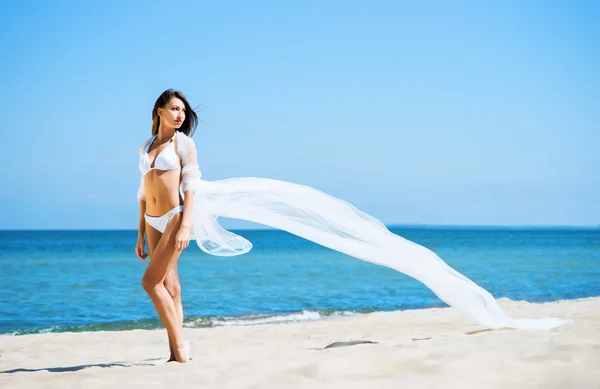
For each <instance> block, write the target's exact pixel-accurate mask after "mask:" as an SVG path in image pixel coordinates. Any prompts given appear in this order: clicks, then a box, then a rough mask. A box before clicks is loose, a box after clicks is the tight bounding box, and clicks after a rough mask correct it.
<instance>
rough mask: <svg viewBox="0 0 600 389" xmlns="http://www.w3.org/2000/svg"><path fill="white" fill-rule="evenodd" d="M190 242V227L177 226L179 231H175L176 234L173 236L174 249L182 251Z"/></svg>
mask: <svg viewBox="0 0 600 389" xmlns="http://www.w3.org/2000/svg"><path fill="white" fill-rule="evenodd" d="M189 244H190V227H189V226H184V225H182V226H181V227H179V231H177V236H176V237H175V249H176V250H177V251H182V250H183V249H185V248H187V247H188V246H189Z"/></svg>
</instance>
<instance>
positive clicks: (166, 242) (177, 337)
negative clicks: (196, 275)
mask: <svg viewBox="0 0 600 389" xmlns="http://www.w3.org/2000/svg"><path fill="white" fill-rule="evenodd" d="M180 223H181V214H177V215H175V216H174V217H173V218H172V219H171V222H170V223H169V224H168V225H167V228H166V229H165V231H164V232H163V233H162V236H160V238H159V239H158V242H156V237H157V235H156V234H155V232H157V231H156V230H154V229H153V228H152V227H151V226H148V228H147V230H146V231H147V233H148V246H149V249H148V250H149V251H150V250H152V251H150V264H149V265H148V268H147V269H146V273H145V274H144V277H143V279H142V285H143V286H144V289H145V290H146V292H147V293H148V295H149V296H150V298H151V299H152V302H153V303H154V307H155V308H156V311H157V312H158V315H159V316H160V318H161V320H162V322H163V324H164V326H165V327H166V329H167V334H168V336H169V343H170V344H171V345H172V351H173V354H174V357H175V360H177V361H179V362H187V355H185V351H184V343H183V334H182V330H181V321H180V319H179V316H178V312H177V308H176V306H175V303H174V301H173V298H172V297H171V295H170V294H169V292H168V291H167V289H166V288H165V280H166V278H167V274H168V273H169V271H170V270H171V269H172V268H173V267H174V266H176V263H177V259H178V258H179V254H180V252H178V251H176V250H175V235H176V234H177V231H178V229H179V225H180ZM151 241H152V243H151ZM155 242H156V244H155V245H154V244H153V243H155ZM151 247H152V249H151Z"/></svg>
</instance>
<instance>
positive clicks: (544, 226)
mask: <svg viewBox="0 0 600 389" xmlns="http://www.w3.org/2000/svg"><path fill="white" fill-rule="evenodd" d="M385 226H386V227H387V228H422V229H435V228H439V229H446V228H448V229H451V228H460V229H469V228H472V229H590V230H593V229H600V224H597V225H579V224H564V225H563V224H424V223H409V224H408V223H407V224H386V225H385ZM136 230H137V228H16V229H7V228H0V232H9V231H15V232H17V231H22V232H33V231H49V232H50V231H54V232H61V231H63V232H66V231H136ZM228 230H230V231H285V230H281V229H278V228H273V227H268V226H265V227H257V228H228ZM285 232H287V231H285Z"/></svg>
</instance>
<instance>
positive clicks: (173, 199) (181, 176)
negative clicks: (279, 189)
mask: <svg viewBox="0 0 600 389" xmlns="http://www.w3.org/2000/svg"><path fill="white" fill-rule="evenodd" d="M197 121H198V118H197V116H196V113H195V112H194V110H193V109H192V108H191V107H190V105H189V103H188V102H187V100H186V99H185V97H184V96H183V95H182V94H181V93H180V92H177V91H172V90H167V91H165V92H164V93H163V94H161V95H160V97H159V98H158V100H156V103H155V104H154V108H153V109H152V137H151V138H150V139H149V140H148V141H146V142H144V144H143V145H142V146H141V147H140V153H139V154H140V160H139V168H140V170H141V172H142V178H141V181H140V186H139V189H138V200H139V203H140V221H139V228H138V240H137V244H136V248H135V251H136V254H137V256H138V257H139V258H140V259H146V258H147V257H148V254H147V253H146V252H145V251H144V246H145V237H144V235H145V236H146V237H147V238H148V252H149V254H150V263H149V265H148V268H147V269H146V272H145V274H144V277H143V278H142V285H143V287H144V289H145V290H146V292H147V293H148V295H149V296H150V298H151V299H152V302H153V303H154V307H155V308H156V311H157V312H158V315H159V316H160V318H161V320H162V322H163V324H164V326H165V327H166V329H167V334H168V336H169V348H170V351H171V356H170V358H169V361H178V362H187V360H188V358H189V356H188V355H187V350H186V346H185V344H184V341H183V335H182V326H183V306H182V303H181V285H180V283H179V276H178V274H177V259H178V258H179V255H180V254H181V251H182V250H183V249H185V248H186V247H188V245H189V240H190V237H191V234H192V226H193V220H192V210H193V208H194V192H193V190H192V188H191V184H190V182H191V181H192V180H194V179H195V178H199V170H198V165H197V164H196V149H195V147H194V143H193V141H192V140H191V138H190V137H189V136H191V135H192V134H193V132H194V128H195V127H196V124H197ZM180 187H181V192H180Z"/></svg>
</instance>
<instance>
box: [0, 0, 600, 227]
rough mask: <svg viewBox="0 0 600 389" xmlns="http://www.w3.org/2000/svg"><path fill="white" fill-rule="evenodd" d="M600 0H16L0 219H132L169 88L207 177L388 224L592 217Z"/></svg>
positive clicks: (98, 223)
mask: <svg viewBox="0 0 600 389" xmlns="http://www.w3.org/2000/svg"><path fill="white" fill-rule="evenodd" d="M417 3H419V4H417ZM484 3H485V4H484ZM599 4H600V3H598V2H595V1H588V2H585V1H576V2H558V1H555V2H550V1H527V2H522V1H506V2H497V3H491V2H476V1H473V2H460V1H458V2H445V1H427V2H410V3H409V2H400V1H373V2H355V1H302V2H301V1H286V2H277V1H254V2H242V1H237V2H233V1H223V2H216V1H212V2H208V1H205V2H201V1H198V2H183V1H179V2H165V1H161V2H155V1H144V2H134V1H127V2H117V1H106V2H100V1H94V2H76V1H70V2H65V1H52V2H37V1H24V2H8V3H6V4H4V5H3V12H2V14H1V15H0V50H1V52H2V58H3V60H2V61H0V84H1V85H2V87H3V92H2V93H1V94H0V110H1V111H0V113H1V116H2V124H1V128H2V135H3V140H4V142H3V147H2V149H3V152H2V153H1V154H0V162H1V163H2V166H4V169H3V171H4V173H3V180H2V182H3V190H1V191H0V204H1V207H2V209H1V212H2V215H3V217H2V218H1V219H0V229H135V228H136V226H137V222H138V212H139V210H138V204H137V201H136V198H135V194H136V189H137V185H138V182H139V174H140V173H139V170H138V168H137V147H138V145H139V144H140V143H141V142H142V141H143V140H144V139H145V138H147V137H148V136H149V134H150V126H151V117H150V115H151V109H152V106H153V104H154V101H155V100H156V98H157V97H158V95H159V94H160V93H161V92H162V91H163V90H165V89H167V88H171V87H172V88H176V89H180V90H182V91H183V92H184V93H185V94H186V96H187V97H188V99H189V100H190V101H191V103H192V105H195V106H196V105H204V109H203V110H202V111H201V112H200V117H201V118H202V120H203V123H201V125H200V126H199V128H198V129H197V132H196V135H195V136H194V139H195V141H196V145H197V147H198V150H199V163H200V165H201V169H202V171H203V176H204V178H205V179H208V180H214V179H222V178H229V177H241V176H256V177H271V178H278V179H282V180H287V181H292V182H297V183H302V184H306V185H311V186H314V187H316V188H319V189H321V190H324V191H326V192H328V193H330V194H332V195H334V196H337V197H340V198H343V199H345V200H347V201H350V202H352V203H353V204H355V205H356V206H357V207H359V208H360V209H362V210H364V211H366V212H368V213H370V214H372V215H373V216H375V217H377V218H379V219H381V220H382V221H383V222H384V223H386V224H438V225H439V224H444V225H446V224H449V225H598V224H600V174H598V172H597V170H598V167H600V152H599V151H598V150H599V149H600V109H599V107H600V104H599V103H598V102H599V101H600V75H599V72H598V69H600V47H599V45H600V44H599V43H598V42H600V27H599V25H598V23H597V15H598V14H599V11H600V6H599ZM226 225H227V223H226ZM228 226H229V227H240V226H244V227H245V225H244V224H238V223H235V222H230V223H229V224H228Z"/></svg>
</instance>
